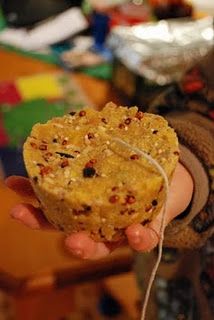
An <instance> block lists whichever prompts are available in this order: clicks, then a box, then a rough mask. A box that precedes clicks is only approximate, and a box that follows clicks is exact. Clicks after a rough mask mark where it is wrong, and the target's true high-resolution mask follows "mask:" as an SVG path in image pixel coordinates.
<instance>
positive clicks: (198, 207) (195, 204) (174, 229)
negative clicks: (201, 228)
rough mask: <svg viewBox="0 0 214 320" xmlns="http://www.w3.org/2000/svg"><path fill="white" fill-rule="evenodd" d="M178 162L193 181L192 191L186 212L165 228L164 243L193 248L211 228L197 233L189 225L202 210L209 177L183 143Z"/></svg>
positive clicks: (206, 236) (205, 201) (207, 193)
mask: <svg viewBox="0 0 214 320" xmlns="http://www.w3.org/2000/svg"><path fill="white" fill-rule="evenodd" d="M180 162H181V163H182V165H183V166H184V167H185V168H186V169H187V170H188V171H189V173H190V174H191V176H192V178H193V181H194V192H193V197H192V200H191V204H190V205H189V207H188V209H187V212H186V211H185V213H182V214H181V215H179V216H178V217H177V218H176V219H174V220H173V221H172V222H171V223H170V224H169V225H168V226H167V228H166V231H165V241H164V245H165V246H168V247H178V248H179V247H180V248H195V247H199V246H201V245H203V243H204V242H205V241H206V239H207V238H208V237H209V236H210V234H211V232H212V231H213V230H208V231H207V232H205V233H198V232H197V231H195V230H194V228H193V227H192V225H191V222H192V221H193V219H194V218H195V217H196V216H197V215H198V214H199V213H200V212H201V211H202V210H203V208H204V207H205V205H206V204H207V201H208V197H209V178H208V176H207V173H206V170H205V169H204V167H203V165H202V164H201V162H200V161H199V160H198V158H197V157H196V156H195V155H194V154H193V153H192V152H191V151H190V150H189V149H188V148H187V147H185V146H184V145H180Z"/></svg>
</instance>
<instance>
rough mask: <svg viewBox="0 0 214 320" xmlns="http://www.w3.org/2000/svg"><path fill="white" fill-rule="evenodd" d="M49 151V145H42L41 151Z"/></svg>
mask: <svg viewBox="0 0 214 320" xmlns="http://www.w3.org/2000/svg"><path fill="white" fill-rule="evenodd" d="M47 149H48V146H47V145H45V144H40V146H39V150H42V151H45V150H47Z"/></svg>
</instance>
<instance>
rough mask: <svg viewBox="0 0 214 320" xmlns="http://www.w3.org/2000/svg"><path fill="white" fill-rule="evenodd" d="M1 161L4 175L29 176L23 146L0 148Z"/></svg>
mask: <svg viewBox="0 0 214 320" xmlns="http://www.w3.org/2000/svg"><path fill="white" fill-rule="evenodd" d="M0 161H1V163H2V165H3V171H4V176H5V177H8V176H11V175H18V176H19V175H20V176H27V172H26V170H25V165H24V161H23V156H22V148H19V149H18V148H8V147H6V148H0Z"/></svg>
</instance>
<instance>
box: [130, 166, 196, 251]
mask: <svg viewBox="0 0 214 320" xmlns="http://www.w3.org/2000/svg"><path fill="white" fill-rule="evenodd" d="M192 193H193V180H192V178H191V176H190V174H189V172H188V171H187V170H186V169H185V168H184V167H183V166H182V165H181V164H178V166H177V168H176V170H175V173H174V176H173V179H172V183H171V186H170V191H169V197H168V199H167V207H166V217H165V226H166V225H167V224H168V223H169V222H170V221H171V220H172V219H174V218H175V217H176V216H177V215H179V214H180V213H181V212H183V211H184V210H185V209H186V208H187V207H188V205H189V203H190V201H191V198H192ZM162 214H163V210H161V212H160V213H159V214H158V216H157V217H156V218H155V219H154V220H153V221H152V222H151V223H150V224H148V225H147V226H143V225H141V224H134V225H131V226H130V227H128V228H127V230H126V235H127V238H128V241H129V244H130V246H131V247H132V248H133V249H135V250H137V251H150V250H152V249H153V248H154V247H156V246H157V244H158V242H159V238H160V228H161V221H162Z"/></svg>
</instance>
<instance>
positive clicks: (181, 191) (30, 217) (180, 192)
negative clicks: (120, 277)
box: [5, 164, 193, 259]
mask: <svg viewBox="0 0 214 320" xmlns="http://www.w3.org/2000/svg"><path fill="white" fill-rule="evenodd" d="M5 183H6V185H7V186H8V187H9V188H10V189H12V190H13V191H15V192H16V193H17V194H19V195H20V196H23V197H25V199H27V198H29V199H31V201H32V199H34V200H35V195H34V192H33V189H32V187H31V184H30V182H29V180H28V179H27V178H23V177H17V176H11V177H9V178H7V179H6V181H5ZM192 193H193V181H192V178H191V176H190V174H189V173H188V171H187V170H186V169H185V168H184V167H183V166H182V165H181V164H178V166H177V168H176V170H175V173H174V176H173V179H172V182H171V185H170V191H169V199H168V201H167V208H166V219H165V223H166V225H167V224H168V223H169V222H170V221H171V220H172V219H173V218H175V217H176V216H177V215H179V214H180V213H181V212H183V211H184V210H185V209H186V208H187V206H188V205H189V203H190V201H191V198H192ZM161 213H162V212H160V213H159V215H158V216H157V217H156V218H155V219H154V220H153V221H152V222H151V223H150V224H148V225H146V226H142V225H141V224H133V225H131V226H129V227H128V228H127V229H126V231H125V233H126V236H127V240H128V242H129V245H130V247H132V248H133V249H135V250H137V251H142V252H143V251H150V250H152V249H153V248H154V247H156V245H157V244H158V241H159V232H160V224H161ZM11 217H12V218H14V219H16V220H18V221H20V222H21V223H23V224H24V225H26V226H28V227H30V228H31V229H44V230H45V229H49V230H50V229H54V228H53V226H52V225H50V224H49V223H48V222H47V220H46V219H45V217H44V215H43V213H42V211H41V209H39V208H36V207H34V206H32V205H31V204H27V203H23V204H19V205H17V206H15V207H14V208H12V210H11ZM118 245H119V244H116V245H114V244H111V243H103V242H95V241H94V240H92V239H91V238H90V237H89V235H88V234H87V232H78V233H73V234H71V235H69V236H67V237H66V239H65V246H66V247H67V249H68V250H69V251H70V252H71V253H72V254H73V255H75V256H78V257H79V258H82V259H99V258H102V257H105V256H107V255H108V254H109V253H110V252H111V251H112V250H113V249H115V247H116V246H118Z"/></svg>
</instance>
